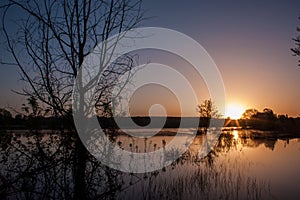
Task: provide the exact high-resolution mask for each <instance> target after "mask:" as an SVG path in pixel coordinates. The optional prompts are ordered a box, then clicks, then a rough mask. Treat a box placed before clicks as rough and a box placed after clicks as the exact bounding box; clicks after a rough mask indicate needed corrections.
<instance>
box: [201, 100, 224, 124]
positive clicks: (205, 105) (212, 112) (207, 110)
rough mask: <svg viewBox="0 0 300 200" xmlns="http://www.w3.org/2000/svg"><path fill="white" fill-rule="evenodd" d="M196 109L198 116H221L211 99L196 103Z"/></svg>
mask: <svg viewBox="0 0 300 200" xmlns="http://www.w3.org/2000/svg"><path fill="white" fill-rule="evenodd" d="M197 111H198V112H199V115H200V117H205V118H209V119H211V118H218V117H221V114H220V113H219V111H218V110H217V108H216V106H215V105H214V103H213V101H212V100H211V99H207V100H204V101H203V102H202V103H201V104H200V105H198V106H197Z"/></svg>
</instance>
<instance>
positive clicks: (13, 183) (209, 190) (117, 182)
mask: <svg viewBox="0 0 300 200" xmlns="http://www.w3.org/2000/svg"><path fill="white" fill-rule="evenodd" d="M0 136H1V146H0V152H1V158H0V169H1V171H0V198H1V199H5V198H11V199H27V198H28V199H40V198H46V199H57V198H59V199H71V198H73V197H74V168H75V167H76V166H75V163H74V151H75V149H74V148H75V146H74V137H73V136H72V135H71V134H57V133H51V134H26V135H22V134H18V135H13V134H8V133H6V134H1V135H0ZM232 139H233V138H232V137H229V136H226V137H225V136H224V137H221V141H220V142H219V144H217V146H216V148H215V151H214V152H212V153H211V154H209V155H208V156H207V157H206V158H205V159H200V158H199V157H198V156H197V151H193V150H192V149H190V150H188V151H187V152H185V153H184V154H183V155H181V156H180V157H179V159H177V160H176V161H175V162H173V163H172V165H171V166H168V167H165V168H164V169H162V170H159V171H155V172H151V173H144V174H128V173H122V172H120V171H117V170H113V169H110V168H108V167H106V166H104V165H102V164H101V162H99V161H97V160H96V159H95V158H93V157H92V156H90V155H89V157H88V160H87V163H86V171H85V179H84V180H85V182H86V184H85V185H86V188H85V191H86V194H87V197H86V198H87V199H95V198H96V199H114V198H127V199H130V198H132V199H136V198H142V199H261V198H264V197H268V194H269V193H270V191H269V190H268V184H267V183H266V182H264V181H262V180H259V179H257V178H255V177H251V175H250V174H247V170H248V169H249V168H251V165H250V164H249V163H246V162H245V163H242V162H238V160H239V158H238V157H235V158H234V157H228V156H227V157H226V156H224V155H222V156H220V157H218V156H219V155H221V154H222V153H224V152H228V151H229V150H230V148H232V147H234V145H235V143H234V140H232ZM196 140H197V142H199V143H201V142H200V141H202V140H201V138H200V137H197V138H196ZM115 142H116V144H117V145H118V146H120V147H121V148H125V149H126V148H129V149H130V151H131V152H144V151H147V152H149V151H155V150H156V149H159V148H163V150H164V151H165V158H164V159H171V160H172V159H174V158H176V157H178V156H179V155H178V154H179V153H178V150H176V149H171V150H167V148H165V147H166V145H167V142H168V141H167V140H166V139H162V138H160V141H155V140H150V139H142V142H141V143H139V144H138V143H136V141H133V140H130V142H129V143H126V142H125V141H122V140H117V139H116V140H115ZM139 145H141V146H139ZM221 158H222V159H223V160H222V159H221Z"/></svg>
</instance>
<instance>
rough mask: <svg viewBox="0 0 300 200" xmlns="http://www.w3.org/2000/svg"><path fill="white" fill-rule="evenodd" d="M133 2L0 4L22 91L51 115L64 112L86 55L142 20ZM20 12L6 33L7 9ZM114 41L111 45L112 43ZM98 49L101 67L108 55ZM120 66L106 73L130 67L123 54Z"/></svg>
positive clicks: (34, 0)
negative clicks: (49, 108)
mask: <svg viewBox="0 0 300 200" xmlns="http://www.w3.org/2000/svg"><path fill="white" fill-rule="evenodd" d="M140 5H141V2H140V1H139V0H138V1H127V0H117V1H114V0H112V1H93V0H82V1H78V0H75V1H66V0H61V1H47V0H43V1H38V0H31V1H15V0H9V1H8V2H7V4H5V5H4V6H2V8H3V9H4V12H3V16H2V26H3V32H4V35H5V37H6V41H7V46H8V49H9V51H10V53H11V54H12V56H13V59H14V62H15V64H16V65H17V66H18V67H19V69H20V71H21V76H22V80H23V81H25V82H26V83H28V85H27V86H29V87H25V88H24V90H23V91H22V94H24V95H28V96H34V97H35V98H37V99H38V100H39V101H41V102H42V103H44V104H46V105H47V106H50V107H51V108H53V111H54V113H55V114H56V115H66V114H69V110H70V106H71V94H72V86H73V83H74V79H75V78H76V77H77V75H78V73H79V70H80V67H81V65H82V63H83V61H84V59H85V57H86V56H87V55H88V54H89V53H90V52H91V51H92V50H93V49H94V48H95V47H96V46H97V45H98V44H99V43H100V42H104V41H105V40H107V39H108V38H109V37H110V36H112V35H113V34H116V33H120V32H123V31H127V30H130V29H132V28H134V27H135V26H137V25H138V24H139V23H140V22H141V20H142V13H141V8H140ZM16 10H17V11H18V12H19V11H21V12H22V16H23V15H24V16H26V17H25V18H24V19H18V20H17V22H18V23H17V24H16V26H17V27H18V30H17V31H16V32H14V33H12V32H10V31H9V26H8V24H10V23H11V22H10V21H9V20H10V18H9V17H10V16H9V13H10V11H16ZM114 45H115V44H114ZM110 48H113V47H112V46H105V43H103V46H102V49H101V51H102V52H101V58H100V59H101V61H100V63H101V64H100V66H99V67H100V68H101V69H104V68H105V67H106V66H105V65H106V64H107V63H108V60H109V59H110V55H107V54H106V53H107V50H108V49H110ZM124 58H125V59H123V60H122V61H123V65H122V67H120V65H119V67H116V68H111V69H110V70H109V71H108V72H109V73H108V74H107V75H106V77H109V78H112V77H114V75H112V74H122V73H125V72H127V71H129V70H131V69H132V67H133V66H132V64H133V63H132V59H128V58H130V57H128V56H127V57H124Z"/></svg>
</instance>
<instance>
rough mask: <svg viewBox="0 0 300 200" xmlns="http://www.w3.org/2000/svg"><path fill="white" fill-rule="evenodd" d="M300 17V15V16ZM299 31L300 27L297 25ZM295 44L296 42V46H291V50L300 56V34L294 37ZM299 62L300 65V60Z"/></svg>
mask: <svg viewBox="0 0 300 200" xmlns="http://www.w3.org/2000/svg"><path fill="white" fill-rule="evenodd" d="M298 19H300V16H299V18H298ZM297 32H300V28H299V27H297ZM293 40H294V42H295V44H296V47H294V48H291V51H292V52H293V53H294V54H293V55H294V56H300V34H299V35H298V36H296V37H295V38H293ZM298 62H299V64H298V65H299V66H300V60H299V61H298Z"/></svg>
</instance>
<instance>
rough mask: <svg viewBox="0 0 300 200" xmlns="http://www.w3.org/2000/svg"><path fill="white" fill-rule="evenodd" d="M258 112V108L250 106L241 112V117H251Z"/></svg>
mask: <svg viewBox="0 0 300 200" xmlns="http://www.w3.org/2000/svg"><path fill="white" fill-rule="evenodd" d="M257 113H258V110H256V109H254V108H250V109H247V110H245V112H244V113H243V114H242V117H241V118H242V119H251V118H252V116H254V115H256V114H257Z"/></svg>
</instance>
